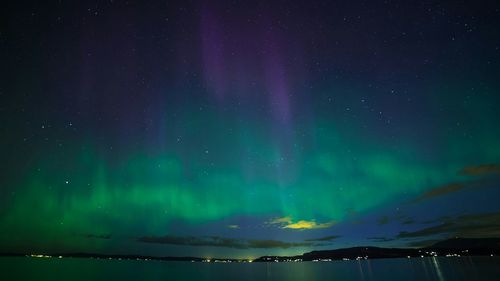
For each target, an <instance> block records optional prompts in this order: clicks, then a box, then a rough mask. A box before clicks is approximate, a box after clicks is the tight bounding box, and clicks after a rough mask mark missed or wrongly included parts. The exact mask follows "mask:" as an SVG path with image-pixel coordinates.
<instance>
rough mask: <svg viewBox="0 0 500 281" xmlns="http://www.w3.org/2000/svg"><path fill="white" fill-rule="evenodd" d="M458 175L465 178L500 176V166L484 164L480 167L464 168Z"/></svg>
mask: <svg viewBox="0 0 500 281" xmlns="http://www.w3.org/2000/svg"><path fill="white" fill-rule="evenodd" d="M458 173H459V174H460V175H465V176H485V175H491V174H500V165H498V164H484V165H479V166H469V167H465V168H463V169H462V170H460V171H459V172H458Z"/></svg>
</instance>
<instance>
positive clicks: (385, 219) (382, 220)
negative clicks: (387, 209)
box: [377, 216, 389, 225]
mask: <svg viewBox="0 0 500 281" xmlns="http://www.w3.org/2000/svg"><path fill="white" fill-rule="evenodd" d="M377 223H378V224H379V225H384V224H388V223H389V217H388V216H382V217H380V218H378V220H377Z"/></svg>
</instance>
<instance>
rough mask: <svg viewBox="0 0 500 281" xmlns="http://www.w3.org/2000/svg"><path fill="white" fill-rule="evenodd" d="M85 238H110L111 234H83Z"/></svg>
mask: <svg viewBox="0 0 500 281" xmlns="http://www.w3.org/2000/svg"><path fill="white" fill-rule="evenodd" d="M83 236H84V237H86V238H91V239H92V238H95V239H111V234H84V235H83Z"/></svg>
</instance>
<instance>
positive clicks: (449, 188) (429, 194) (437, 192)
mask: <svg viewBox="0 0 500 281" xmlns="http://www.w3.org/2000/svg"><path fill="white" fill-rule="evenodd" d="M464 188H465V185H464V184H461V183H451V184H447V185H443V186H440V187H437V188H434V189H431V190H429V191H426V192H424V193H423V194H421V195H420V196H418V197H417V198H415V199H414V200H413V201H412V203H419V202H421V201H424V200H427V199H431V198H434V197H438V196H443V195H446V194H449V193H453V192H457V191H459V190H462V189H464Z"/></svg>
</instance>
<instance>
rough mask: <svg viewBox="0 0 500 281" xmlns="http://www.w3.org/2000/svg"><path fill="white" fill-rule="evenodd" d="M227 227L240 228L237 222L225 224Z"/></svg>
mask: <svg viewBox="0 0 500 281" xmlns="http://www.w3.org/2000/svg"><path fill="white" fill-rule="evenodd" d="M227 228H231V229H239V228H240V226H239V225H237V224H230V225H228V226H227Z"/></svg>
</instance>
